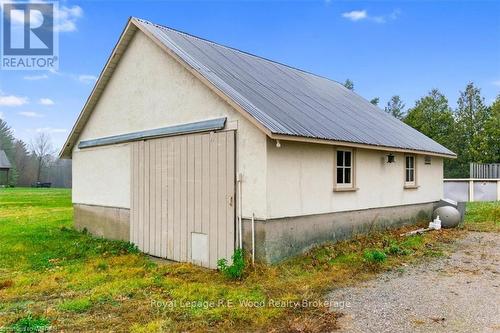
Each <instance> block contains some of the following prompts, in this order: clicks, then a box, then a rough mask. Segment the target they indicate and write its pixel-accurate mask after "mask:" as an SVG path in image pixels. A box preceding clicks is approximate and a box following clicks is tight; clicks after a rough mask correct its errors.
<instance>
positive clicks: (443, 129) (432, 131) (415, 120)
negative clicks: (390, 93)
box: [404, 89, 458, 177]
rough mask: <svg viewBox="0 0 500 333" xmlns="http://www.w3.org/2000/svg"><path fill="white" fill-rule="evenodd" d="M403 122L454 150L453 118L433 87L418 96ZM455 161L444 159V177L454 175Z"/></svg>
mask: <svg viewBox="0 0 500 333" xmlns="http://www.w3.org/2000/svg"><path fill="white" fill-rule="evenodd" d="M404 122H405V123H406V124H408V125H410V126H411V127H413V128H415V129H417V130H418V131H420V132H421V133H423V134H425V135H427V136H428V137H430V138H431V139H433V140H434V141H436V142H438V143H440V144H442V145H443V146H445V147H447V148H448V149H451V150H452V151H454V152H456V148H457V145H455V144H454V142H455V141H454V119H453V113H452V111H451V108H450V107H449V105H448V100H447V99H446V97H445V96H444V95H443V94H442V93H440V92H439V90H437V89H433V90H431V91H430V92H429V94H428V95H427V96H425V97H422V98H420V99H419V100H418V101H417V102H416V103H415V106H414V107H413V108H411V109H409V110H408V113H407V115H406V117H405V118H404ZM456 170H458V168H457V161H456V160H451V159H445V162H444V173H445V177H453V176H456Z"/></svg>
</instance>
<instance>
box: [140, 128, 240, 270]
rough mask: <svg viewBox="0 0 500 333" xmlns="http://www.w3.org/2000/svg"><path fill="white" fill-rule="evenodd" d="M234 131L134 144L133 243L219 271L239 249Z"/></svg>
mask: <svg viewBox="0 0 500 333" xmlns="http://www.w3.org/2000/svg"><path fill="white" fill-rule="evenodd" d="M234 139H235V134H234V131H226V132H217V133H206V134H194V135H183V136H175V137H167V138H160V139H153V140H147V141H138V142H134V143H132V153H131V158H132V161H131V165H132V170H131V178H132V180H131V181H132V183H131V212H130V240H131V242H133V243H134V244H136V245H137V246H138V247H139V249H140V250H141V251H143V252H145V253H148V254H151V255H153V256H156V257H163V258H167V259H171V260H175V261H183V262H193V263H195V264H198V265H202V266H205V267H211V268H216V266H217V259H220V258H230V257H231V256H232V254H233V251H234V244H235V209H234V207H235V142H234Z"/></svg>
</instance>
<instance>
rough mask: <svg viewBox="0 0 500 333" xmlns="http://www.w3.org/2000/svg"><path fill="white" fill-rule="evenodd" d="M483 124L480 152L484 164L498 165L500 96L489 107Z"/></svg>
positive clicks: (499, 160) (499, 161) (499, 150)
mask: <svg viewBox="0 0 500 333" xmlns="http://www.w3.org/2000/svg"><path fill="white" fill-rule="evenodd" d="M488 113H489V118H488V119H487V120H486V121H485V123H484V131H483V132H482V133H483V135H482V140H481V147H480V148H481V151H482V152H483V154H482V156H483V161H484V162H485V163H500V95H498V96H497V98H496V100H495V101H494V102H493V104H492V105H491V107H490V110H489V112H488Z"/></svg>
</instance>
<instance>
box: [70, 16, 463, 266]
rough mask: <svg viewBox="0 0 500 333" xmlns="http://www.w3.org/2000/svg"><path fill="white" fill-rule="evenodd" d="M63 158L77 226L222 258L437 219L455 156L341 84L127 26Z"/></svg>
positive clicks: (158, 29)
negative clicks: (237, 251)
mask: <svg viewBox="0 0 500 333" xmlns="http://www.w3.org/2000/svg"><path fill="white" fill-rule="evenodd" d="M61 157H63V158H72V159H73V203H74V208H75V225H76V226H77V227H78V228H87V229H88V230H89V231H90V232H92V233H94V234H97V235H100V236H104V237H110V238H117V239H124V240H130V241H132V242H134V243H135V244H137V245H138V246H139V248H140V249H141V250H143V251H144V252H147V253H150V254H152V255H154V256H158V257H164V258H168V259H173V260H178V261H190V262H194V263H197V264H201V265H204V266H207V267H215V265H216V260H217V259H218V258H222V257H230V256H231V254H232V253H233V250H234V248H235V247H237V246H238V245H239V242H240V239H239V238H240V237H239V235H240V228H239V226H240V220H241V222H242V223H241V225H242V227H241V230H242V241H243V246H244V247H245V248H246V249H248V250H251V248H252V243H251V239H252V237H251V236H252V235H251V228H250V220H251V219H252V217H254V221H255V240H256V241H255V250H256V254H257V257H258V258H260V259H263V260H266V261H269V262H276V261H278V260H280V259H282V258H285V257H287V256H290V255H293V254H296V253H299V252H301V251H303V250H304V249H306V248H308V247H310V246H312V245H315V244H318V243H321V242H324V241H329V240H338V239H342V238H346V237H349V236H351V235H352V234H353V233H356V232H366V231H369V230H371V229H372V228H383V227H387V226H392V225H400V224H403V223H412V222H414V221H416V219H417V218H418V217H422V218H423V217H426V218H427V217H429V216H430V213H431V211H432V206H433V203H434V202H436V201H438V200H439V199H441V197H442V187H443V186H442V184H443V183H442V181H443V158H453V157H455V154H454V153H453V152H451V151H449V150H448V149H446V148H445V147H443V146H441V145H439V144H438V143H436V142H434V141H433V140H431V139H429V138H428V137H426V136H424V135H423V134H421V133H419V132H418V131H416V130H414V129H412V128H410V127H409V126H407V125H405V124H403V123H402V122H400V121H399V120H397V119H395V118H393V117H392V116H390V115H388V114H386V113H385V112H384V111H382V110H380V109H378V108H377V107H375V106H373V105H372V104H370V103H369V102H368V101H366V100H364V99H363V98H361V97H360V96H358V95H357V94H355V93H353V92H352V91H349V90H347V89H346V88H344V87H343V86H342V85H341V84H339V83H337V82H334V81H331V80H328V79H326V78H322V77H319V76H316V75H314V74H310V73H307V72H304V71H301V70H298V69H294V68H291V67H288V66H285V65H282V64H279V63H276V62H272V61H269V60H267V59H263V58H259V57H256V56H254V55H250V54H247V53H244V52H241V51H238V50H235V49H231V48H228V47H225V46H221V45H218V44H215V43H213V42H209V41H206V40H203V39H200V38H197V37H193V36H191V35H188V34H185V33H181V32H178V31H175V30H172V29H169V28H166V27H162V26H159V25H155V24H152V23H150V22H147V21H143V20H140V19H136V18H132V19H130V20H129V22H128V23H127V26H126V27H125V30H124V31H123V33H122V35H121V37H120V39H119V41H118V43H117V45H116V47H115V49H114V50H113V53H112V55H111V56H110V58H109V60H108V63H107V64H106V67H105V68H104V70H103V72H102V73H101V75H100V77H99V79H98V81H97V83H96V86H95V88H94V90H93V91H92V94H91V95H90V97H89V99H88V100H87V102H86V104H85V106H84V108H83V110H82V112H81V114H80V116H79V117H78V120H77V122H76V124H75V126H74V127H73V130H72V132H71V134H70V136H69V137H68V140H67V142H66V144H65V146H64V147H63V150H62V151H61Z"/></svg>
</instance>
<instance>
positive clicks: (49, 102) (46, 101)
mask: <svg viewBox="0 0 500 333" xmlns="http://www.w3.org/2000/svg"><path fill="white" fill-rule="evenodd" d="M38 103H40V104H42V105H54V104H55V103H54V101H53V100H51V99H50V98H40V100H39V101H38Z"/></svg>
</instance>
